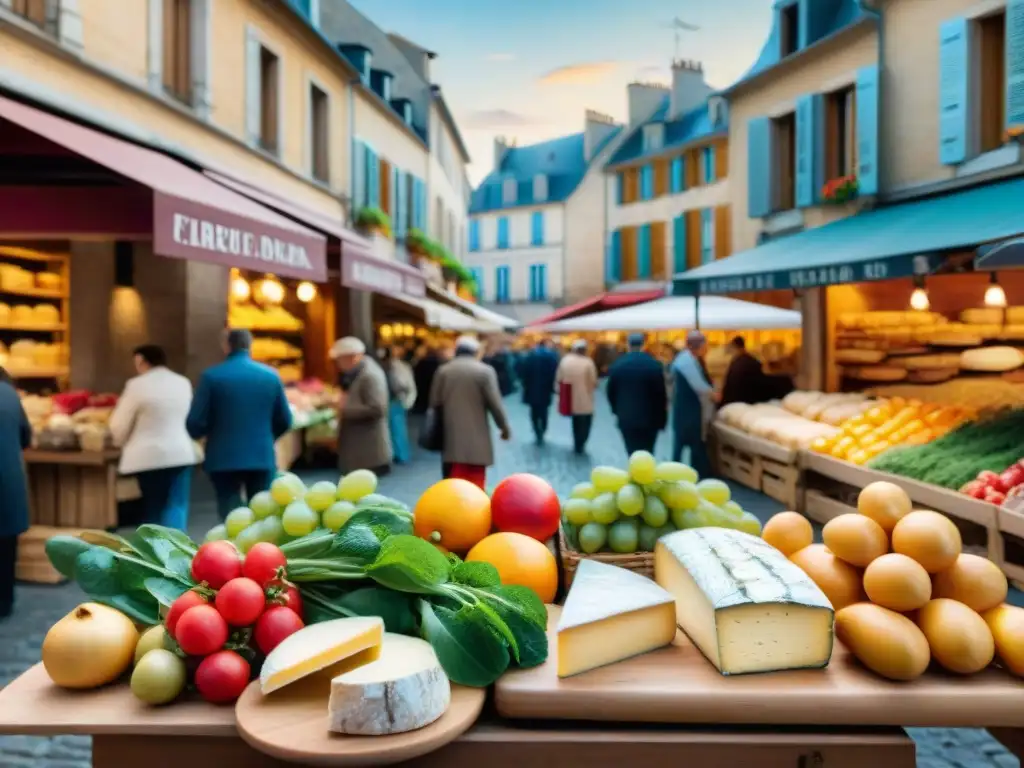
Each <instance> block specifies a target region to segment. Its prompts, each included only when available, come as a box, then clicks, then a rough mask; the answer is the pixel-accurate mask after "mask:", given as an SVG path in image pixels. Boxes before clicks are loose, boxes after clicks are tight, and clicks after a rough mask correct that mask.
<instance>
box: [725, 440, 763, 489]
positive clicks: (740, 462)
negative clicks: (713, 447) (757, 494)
mask: <svg viewBox="0 0 1024 768" xmlns="http://www.w3.org/2000/svg"><path fill="white" fill-rule="evenodd" d="M718 471H719V472H721V473H722V475H723V477H727V478H729V479H730V480H735V481H736V482H737V483H739V484H740V485H745V486H747V487H748V488H753V489H754V490H761V474H762V468H761V457H760V456H757V455H755V454H752V453H746V452H745V451H741V450H739V449H738V448H735V447H733V446H731V445H727V444H723V443H719V445H718Z"/></svg>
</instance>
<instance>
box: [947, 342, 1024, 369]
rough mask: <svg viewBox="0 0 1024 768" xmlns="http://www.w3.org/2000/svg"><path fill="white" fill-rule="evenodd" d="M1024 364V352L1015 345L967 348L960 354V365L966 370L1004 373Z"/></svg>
mask: <svg viewBox="0 0 1024 768" xmlns="http://www.w3.org/2000/svg"><path fill="white" fill-rule="evenodd" d="M1022 365H1024V352H1021V351H1020V350H1019V349H1015V348H1014V347H981V348H980V349H967V350H964V351H963V353H961V355H960V367H961V368H963V369H964V370H965V371H984V372H988V373H1002V372H1004V371H1013V370H1016V369H1017V368H1020V367H1021V366H1022Z"/></svg>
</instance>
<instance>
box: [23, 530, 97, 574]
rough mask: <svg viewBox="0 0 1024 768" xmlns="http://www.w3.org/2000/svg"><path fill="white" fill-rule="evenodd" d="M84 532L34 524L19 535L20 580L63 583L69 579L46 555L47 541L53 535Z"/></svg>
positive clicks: (73, 534)
mask: <svg viewBox="0 0 1024 768" xmlns="http://www.w3.org/2000/svg"><path fill="white" fill-rule="evenodd" d="M80 533H82V531H81V530H79V529H75V528H52V527H50V526H47V525H33V526H32V527H31V528H29V529H28V530H27V531H25V533H23V534H21V536H19V537H18V562H17V564H16V567H15V575H16V577H17V579H18V581H27V582H30V583H33V584H62V583H64V582H65V581H67V579H66V578H64V576H62V575H61V574H60V573H59V572H58V571H57V569H56V568H54V567H53V566H52V565H51V564H50V559H49V558H48V557H47V556H46V542H47V540H49V539H50V538H51V537H53V536H77V535H79V534H80Z"/></svg>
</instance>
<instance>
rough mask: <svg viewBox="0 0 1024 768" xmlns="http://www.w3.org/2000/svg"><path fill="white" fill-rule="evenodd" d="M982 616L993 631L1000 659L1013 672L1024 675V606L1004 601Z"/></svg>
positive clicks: (1020, 675) (1019, 675)
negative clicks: (1020, 606)
mask: <svg viewBox="0 0 1024 768" xmlns="http://www.w3.org/2000/svg"><path fill="white" fill-rule="evenodd" d="M982 618H983V619H984V620H985V623H986V624H987V625H988V628H989V630H990V631H991V632H992V638H993V639H994V640H995V644H996V652H997V653H998V654H999V661H1000V662H1001V663H1002V665H1003V666H1004V667H1006V668H1007V669H1008V670H1010V672H1012V673H1013V674H1015V675H1017V676H1018V677H1024V608H1019V607H1017V606H1016V605H1009V604H1007V603H1003V604H1002V605H998V606H996V607H995V608H990V609H989V610H987V611H985V613H984V614H982Z"/></svg>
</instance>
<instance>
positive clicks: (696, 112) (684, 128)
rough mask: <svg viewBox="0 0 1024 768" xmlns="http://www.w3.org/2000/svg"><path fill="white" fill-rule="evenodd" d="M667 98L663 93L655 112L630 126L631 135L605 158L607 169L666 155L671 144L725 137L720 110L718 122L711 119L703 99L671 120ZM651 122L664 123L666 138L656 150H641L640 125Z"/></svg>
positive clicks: (679, 144) (680, 144) (726, 128)
mask: <svg viewBox="0 0 1024 768" xmlns="http://www.w3.org/2000/svg"><path fill="white" fill-rule="evenodd" d="M669 102H670V97H669V96H666V97H665V98H664V100H663V101H662V103H661V105H660V106H659V107H658V108H657V109H656V110H655V111H654V113H653V114H652V115H651V116H650V117H649V118H647V119H646V120H644V121H643V122H642V123H640V124H639V125H637V126H636V127H635V128H633V129H632V131H631V133H630V135H629V136H628V137H627V138H626V140H625V141H623V142H622V145H621V146H620V147H619V148H618V149H617V150H616V151H615V154H614V155H612V157H611V158H610V159H609V160H608V163H607V164H606V165H605V167H606V168H608V167H611V166H614V165H621V164H623V163H628V162H632V161H634V160H639V159H642V158H644V157H654V156H657V155H662V154H665V152H667V151H668V150H670V149H672V148H673V147H679V146H683V145H685V144H692V143H694V142H697V141H700V140H701V139H708V138H711V137H713V136H724V135H725V134H727V133H728V131H729V124H728V120H727V118H726V117H725V113H724V111H723V115H722V119H721V120H720V121H719V122H718V124H717V125H716V124H714V123H712V122H711V112H710V110H709V109H708V103H707V102H704V103H703V104H701V105H700V106H699V107H695V108H693V109H691V110H690V111H689V112H684V113H683V114H682V115H680V116H679V117H677V118H676V119H674V120H666V119H665V118H666V117H667V116H668V110H669ZM653 123H664V124H665V141H664V143H663V144H662V145H661V146H660V147H658V148H657V149H649V150H648V151H646V152H644V145H643V141H644V137H643V127H644V126H645V125H651V124H653Z"/></svg>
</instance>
